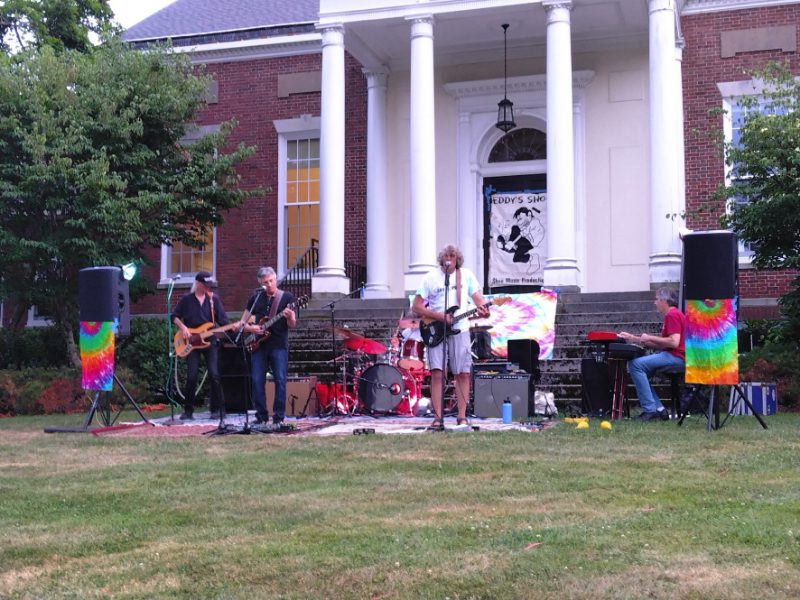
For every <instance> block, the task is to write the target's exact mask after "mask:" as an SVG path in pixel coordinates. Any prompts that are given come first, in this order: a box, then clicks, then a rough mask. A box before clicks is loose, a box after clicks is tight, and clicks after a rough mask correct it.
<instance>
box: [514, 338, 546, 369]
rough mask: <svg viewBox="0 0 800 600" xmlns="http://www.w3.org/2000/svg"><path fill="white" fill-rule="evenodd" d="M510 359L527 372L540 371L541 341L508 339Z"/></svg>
mask: <svg viewBox="0 0 800 600" xmlns="http://www.w3.org/2000/svg"><path fill="white" fill-rule="evenodd" d="M508 360H509V362H513V363H517V364H518V365H519V368H520V369H522V370H523V371H525V372H527V373H531V374H534V373H538V372H539V342H537V341H536V340H529V339H522V340H508Z"/></svg>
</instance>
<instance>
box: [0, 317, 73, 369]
mask: <svg viewBox="0 0 800 600" xmlns="http://www.w3.org/2000/svg"><path fill="white" fill-rule="evenodd" d="M66 366H69V364H68V358H67V345H66V343H65V341H64V338H63V336H62V335H61V333H60V332H59V331H58V330H57V329H56V328H55V327H28V328H26V329H16V330H15V329H11V328H2V329H0V369H33V368H45V369H47V368H57V367H66Z"/></svg>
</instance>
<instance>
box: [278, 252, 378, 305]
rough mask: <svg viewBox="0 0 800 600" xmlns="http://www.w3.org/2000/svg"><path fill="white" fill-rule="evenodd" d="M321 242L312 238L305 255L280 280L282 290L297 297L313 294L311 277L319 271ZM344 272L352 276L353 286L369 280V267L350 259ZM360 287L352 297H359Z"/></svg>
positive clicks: (356, 286)
mask: <svg viewBox="0 0 800 600" xmlns="http://www.w3.org/2000/svg"><path fill="white" fill-rule="evenodd" d="M318 244H319V242H318V241H317V240H314V239H312V240H311V246H309V247H308V248H307V249H306V251H305V252H304V253H303V255H302V256H301V257H300V258H298V259H297V261H296V262H295V263H294V265H292V267H291V268H290V269H289V270H288V271H286V275H284V276H283V279H281V281H280V282H279V286H280V288H281V289H282V290H287V291H289V292H292V294H293V295H294V296H295V297H296V298H297V297H300V296H311V277H313V276H314V274H315V273H316V272H317V267H319V245H318ZM344 272H345V275H347V277H349V278H350V285H351V287H352V288H354V289H355V288H360V287H361V286H363V285H364V283H365V282H366V280H367V268H366V267H365V266H364V265H359V264H356V263H352V262H349V261H345V263H344ZM359 291H360V289H355V291H354V292H353V293H352V294H351V296H352V297H354V298H358V295H359Z"/></svg>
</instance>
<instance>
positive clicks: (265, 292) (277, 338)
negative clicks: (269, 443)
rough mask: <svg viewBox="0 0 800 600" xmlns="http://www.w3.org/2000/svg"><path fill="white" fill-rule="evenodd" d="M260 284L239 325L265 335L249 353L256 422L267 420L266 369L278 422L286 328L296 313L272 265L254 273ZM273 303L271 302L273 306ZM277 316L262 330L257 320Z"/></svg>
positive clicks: (283, 394)
mask: <svg viewBox="0 0 800 600" xmlns="http://www.w3.org/2000/svg"><path fill="white" fill-rule="evenodd" d="M256 277H257V278H258V283H259V285H260V286H261V287H260V288H259V289H257V290H256V291H255V293H254V294H253V295H252V296H250V299H249V300H248V301H247V310H246V311H245V313H244V315H242V321H241V323H242V327H243V328H244V331H245V332H246V333H250V334H255V335H257V336H261V335H266V336H268V337H267V339H266V341H263V342H262V343H260V344H258V347H257V349H256V350H255V351H254V352H253V354H252V355H251V361H250V375H251V379H252V381H253V404H254V405H255V409H256V423H264V422H266V421H267V420H269V412H268V411H267V397H266V392H265V390H264V385H265V383H266V381H267V370H268V369H270V370H271V371H272V378H273V380H274V381H275V401H274V403H273V406H272V422H273V423H274V424H276V425H277V424H280V423H281V422H282V421H283V418H284V416H285V413H286V377H287V374H288V372H289V328H290V327H294V326H295V325H297V315H296V314H295V312H294V311H293V310H292V308H291V307H290V306H289V305H290V304H292V303H293V302H294V296H293V295H292V294H291V293H290V292H284V291H283V290H279V289H278V277H277V275H276V274H275V270H274V269H272V267H261V268H260V269H259V270H258V273H256ZM273 305H274V306H273ZM277 315H283V317H284V318H282V319H278V320H277V321H276V322H275V323H274V324H273V325H272V326H271V327H270V328H269V330H268V331H267V332H264V331H262V328H261V327H260V326H259V322H260V321H262V320H268V319H271V318H273V317H275V316H277Z"/></svg>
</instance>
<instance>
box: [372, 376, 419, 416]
mask: <svg viewBox="0 0 800 600" xmlns="http://www.w3.org/2000/svg"><path fill="white" fill-rule="evenodd" d="M358 399H359V400H360V401H361V404H362V406H364V408H365V409H366V410H368V411H377V412H394V413H398V414H409V415H410V414H413V410H414V407H415V406H416V404H417V401H418V400H419V392H418V387H417V382H416V380H415V379H414V377H412V376H411V374H410V373H408V372H407V371H404V370H402V369H398V368H397V367H393V366H392V365H386V364H376V365H372V366H371V367H370V368H369V369H367V370H366V371H364V372H363V373H362V374H361V377H360V378H359V380H358Z"/></svg>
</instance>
